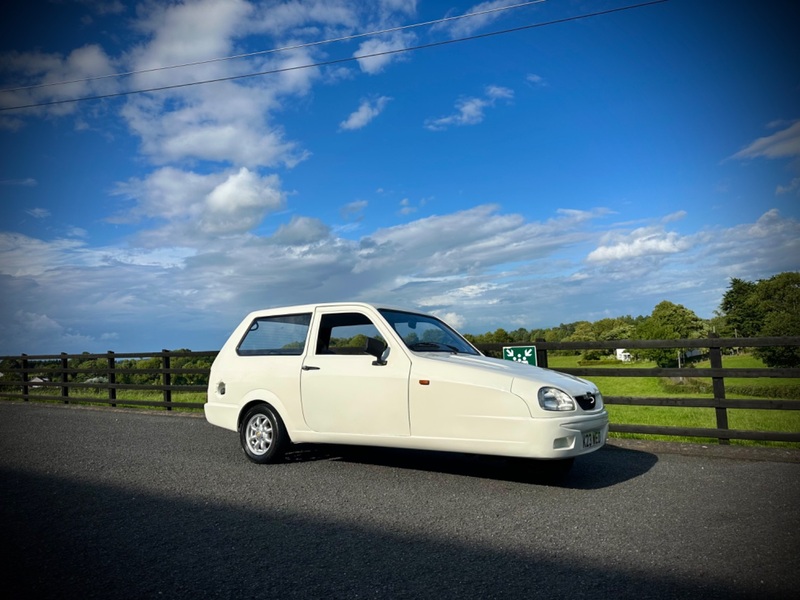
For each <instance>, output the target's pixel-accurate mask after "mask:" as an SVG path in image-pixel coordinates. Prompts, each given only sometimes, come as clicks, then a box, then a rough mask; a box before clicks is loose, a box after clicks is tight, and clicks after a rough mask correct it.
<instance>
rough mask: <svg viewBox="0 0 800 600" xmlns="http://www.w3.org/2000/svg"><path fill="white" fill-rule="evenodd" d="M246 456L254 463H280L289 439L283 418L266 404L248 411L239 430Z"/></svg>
mask: <svg viewBox="0 0 800 600" xmlns="http://www.w3.org/2000/svg"><path fill="white" fill-rule="evenodd" d="M239 440H240V441H241V443H242V450H244V453H245V455H246V456H247V458H249V459H250V460H251V461H253V462H254V463H258V464H265V463H274V462H280V461H281V459H283V453H284V450H285V448H286V444H287V443H288V440H289V437H288V435H287V434H286V429H285V427H284V426H283V421H281V418H280V417H279V416H278V415H277V414H275V412H274V411H273V410H272V409H271V408H270V407H269V406H267V405H266V404H259V405H257V406H254V407H253V408H251V409H250V410H248V411H247V414H246V415H245V416H244V420H243V421H242V426H241V428H240V429H239Z"/></svg>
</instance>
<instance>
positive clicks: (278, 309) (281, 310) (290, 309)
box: [250, 301, 424, 316]
mask: <svg viewBox="0 0 800 600" xmlns="http://www.w3.org/2000/svg"><path fill="white" fill-rule="evenodd" d="M317 308H371V309H373V310H380V309H389V310H399V311H403V312H411V313H419V314H424V313H422V311H419V310H415V309H413V308H407V307H400V306H392V305H390V304H383V303H381V304H377V303H372V302H360V301H359V302H319V303H316V304H294V305H290V306H275V307H271V308H262V309H258V310H254V311H252V312H251V313H250V316H253V315H267V314H269V315H272V314H287V313H306V312H313V311H314V310H315V309H317Z"/></svg>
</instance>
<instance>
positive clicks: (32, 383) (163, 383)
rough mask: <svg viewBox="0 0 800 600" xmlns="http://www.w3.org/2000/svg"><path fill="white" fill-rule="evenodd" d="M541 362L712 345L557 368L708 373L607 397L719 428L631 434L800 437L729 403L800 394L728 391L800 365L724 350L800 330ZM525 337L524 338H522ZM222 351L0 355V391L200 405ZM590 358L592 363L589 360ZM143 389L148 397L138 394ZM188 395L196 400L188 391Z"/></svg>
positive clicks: (796, 405)
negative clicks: (704, 419)
mask: <svg viewBox="0 0 800 600" xmlns="http://www.w3.org/2000/svg"><path fill="white" fill-rule="evenodd" d="M531 344H535V345H536V353H537V364H538V365H539V366H542V367H547V366H548V351H559V350H560V351H564V350H566V351H578V350H606V351H608V350H614V349H617V348H625V349H627V350H629V351H630V350H634V351H635V350H638V349H653V348H673V349H676V351H677V350H678V349H686V348H689V349H693V348H701V349H707V350H708V354H709V359H710V363H711V366H710V368H686V367H683V368H635V367H633V368H631V367H624V368H621V367H613V366H601V367H588V366H581V367H575V368H558V370H559V371H562V372H564V373H568V374H571V375H576V376H579V377H587V378H590V379H591V378H592V377H657V378H681V377H684V378H692V379H698V378H708V379H710V380H711V391H712V392H713V397H710V398H709V397H705V398H703V397H655V398H641V397H625V396H604V399H605V402H606V404H609V405H615V404H616V405H629V406H653V407H695V408H697V407H700V408H713V409H714V412H715V417H716V427H715V428H699V427H674V426H655V425H638V424H621V423H614V422H613V421H612V423H611V431H612V432H616V433H629V434H655V435H665V436H680V437H702V438H716V439H717V440H719V442H720V443H723V444H725V443H729V441H730V440H732V439H741V440H757V441H780V442H798V443H800V432H779V431H744V430H736V429H730V428H729V426H728V409H758V410H800V399H798V398H780V399H775V398H751V399H732V398H728V397H726V394H727V389H726V384H725V379H726V378H728V379H730V378H745V379H746V378H756V377H758V378H761V377H768V378H792V379H800V369H797V368H793V369H785V368H768V369H764V368H761V369H759V368H752V369H742V368H723V366H722V353H723V351H724V350H726V349H734V348H758V347H774V346H798V345H800V337H788V338H746V339H745V338H716V337H710V338H706V339H683V340H613V341H604V342H545V341H541V340H539V341H536V342H531V343H526V344H525V345H531ZM509 345H513V344H482V345H479V349H480V350H481V351H482V352H484V353H485V354H488V355H499V353H500V352H501V351H502V348H503V347H504V346H509ZM520 345H522V344H520ZM216 354H217V353H216V351H206V352H192V351H186V350H179V351H169V350H162V351H161V352H153V353H132V354H131V353H128V354H123V353H114V352H107V353H104V354H86V353H85V354H64V353H62V354H53V355H35V356H33V355H32V356H28V355H25V354H22V355H19V356H3V357H0V372H2V376H0V398H4V399H10V400H23V401H31V400H35V401H51V402H52V401H57V402H64V403H88V404H95V405H106V406H118V405H124V406H133V407H156V408H164V409H166V410H173V409H175V408H181V409H195V410H196V409H200V408H202V406H203V404H204V400H203V398H202V394H204V393H205V392H206V389H207V386H208V375H209V366H210V364H211V362H212V361H213V359H214V357H215V356H216ZM584 364H585V363H584ZM137 391H138V392H139V393H140V394H142V395H146V396H148V397H147V398H142V397H138V398H137V397H133V394H136V392H137ZM187 396H188V397H189V400H185V399H182V398H186V397H187Z"/></svg>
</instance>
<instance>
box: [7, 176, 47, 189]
mask: <svg viewBox="0 0 800 600" xmlns="http://www.w3.org/2000/svg"><path fill="white" fill-rule="evenodd" d="M0 185H9V186H20V187H36V186H37V185H39V182H37V181H36V180H35V179H33V178H31V177H28V178H26V179H0Z"/></svg>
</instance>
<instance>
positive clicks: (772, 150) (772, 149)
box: [733, 121, 800, 159]
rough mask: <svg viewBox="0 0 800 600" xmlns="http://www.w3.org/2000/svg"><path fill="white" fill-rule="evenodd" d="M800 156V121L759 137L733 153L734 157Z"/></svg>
mask: <svg viewBox="0 0 800 600" xmlns="http://www.w3.org/2000/svg"><path fill="white" fill-rule="evenodd" d="M797 156H800V121H795V122H794V123H792V124H791V125H789V126H788V127H786V128H785V129H781V130H780V131H776V132H775V133H773V134H772V135H768V136H765V137H761V138H758V139H757V140H755V141H754V142H753V143H751V144H750V145H749V146H747V147H745V148H743V149H742V150H740V151H739V152H737V153H736V154H734V155H733V158H738V159H746V158H758V157H763V158H793V157H797Z"/></svg>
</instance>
